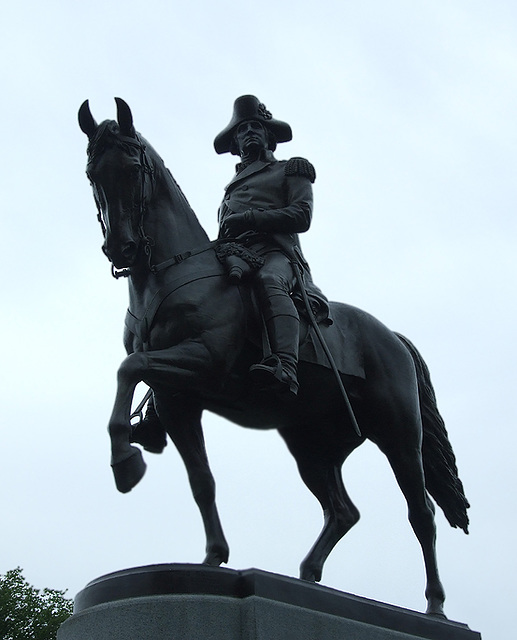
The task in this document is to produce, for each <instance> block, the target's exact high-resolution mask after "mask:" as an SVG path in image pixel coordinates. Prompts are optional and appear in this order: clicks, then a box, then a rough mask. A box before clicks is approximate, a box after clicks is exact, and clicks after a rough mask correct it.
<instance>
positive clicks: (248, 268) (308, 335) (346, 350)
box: [215, 242, 365, 379]
mask: <svg viewBox="0 0 517 640" xmlns="http://www.w3.org/2000/svg"><path fill="white" fill-rule="evenodd" d="M215 252H216V255H217V258H218V260H219V261H220V262H221V264H223V265H224V266H225V268H226V271H227V274H228V278H229V280H230V282H231V283H232V284H233V285H236V286H241V288H242V289H243V290H245V291H247V292H248V294H249V301H250V308H251V313H252V315H253V317H254V318H255V319H258V320H259V321H258V322H253V323H250V324H251V326H255V327H256V330H251V331H249V333H248V339H249V340H250V342H252V343H253V344H254V345H255V346H256V347H259V348H260V347H261V348H262V352H263V354H264V356H266V355H267V353H268V350H269V346H268V336H267V333H266V329H265V325H264V322H262V321H260V318H261V312H260V307H259V305H258V302H257V298H256V295H255V293H254V291H253V287H252V286H250V285H249V284H248V282H249V278H250V277H251V276H252V275H253V273H254V272H255V271H257V270H258V269H260V268H261V266H262V265H263V264H264V259H263V258H262V257H261V256H259V255H257V254H256V253H255V252H254V251H253V250H252V249H250V248H248V247H246V246H245V245H243V244H241V243H238V242H225V243H224V244H220V245H218V246H217V247H216V248H215ZM288 257H289V258H290V259H293V256H288ZM294 259H296V260H297V261H298V263H299V264H300V263H301V264H302V266H303V267H304V270H303V275H304V276H305V277H304V282H303V283H301V282H297V285H296V288H295V290H294V292H293V294H292V298H293V301H294V304H295V306H296V309H297V311H298V314H299V316H300V345H299V357H298V359H299V361H300V362H308V363H312V364H317V365H319V366H323V367H325V368H328V369H331V368H332V367H331V364H330V362H329V359H328V357H327V354H326V353H325V348H324V346H323V345H322V344H321V340H320V337H319V336H318V335H316V331H315V330H314V327H313V324H312V322H313V319H311V317H310V315H309V314H311V315H312V316H313V318H314V319H315V320H316V322H317V324H318V325H319V333H320V335H321V336H322V337H323V339H324V340H325V343H326V345H327V347H328V348H329V350H330V351H331V353H332V356H333V359H334V362H335V365H336V367H337V369H338V371H340V372H341V373H343V374H347V375H353V376H356V377H359V378H363V379H364V378H365V371H364V361H363V357H362V350H361V349H359V348H358V347H359V344H358V341H359V334H358V331H357V328H356V327H355V321H354V317H353V315H352V314H347V315H345V314H342V313H341V312H340V311H338V312H337V313H338V315H339V316H340V317H339V322H337V323H336V322H334V319H333V313H334V312H333V307H334V305H335V304H336V303H334V304H333V303H329V302H328V300H327V298H326V297H325V296H324V294H323V293H322V292H321V290H320V289H319V288H318V287H317V286H316V285H315V284H314V282H313V281H312V277H311V276H310V271H309V269H308V266H307V265H306V263H305V261H304V260H303V257H302V256H298V255H297V256H294ZM247 281H248V282H247ZM302 286H303V287H305V291H306V293H307V299H308V301H309V305H310V309H308V308H307V305H306V304H305V301H304V296H303V295H302V291H301V287H302ZM342 306H343V305H339V307H342ZM337 308H338V306H337V305H336V309H337ZM342 316H344V317H342Z"/></svg>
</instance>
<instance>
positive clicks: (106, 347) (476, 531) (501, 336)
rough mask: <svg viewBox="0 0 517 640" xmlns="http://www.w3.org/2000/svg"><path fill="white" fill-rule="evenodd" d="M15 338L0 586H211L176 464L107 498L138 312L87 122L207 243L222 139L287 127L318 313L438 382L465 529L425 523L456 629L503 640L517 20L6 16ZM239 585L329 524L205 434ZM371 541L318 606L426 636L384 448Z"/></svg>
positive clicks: (510, 575)
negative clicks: (251, 108) (382, 619)
mask: <svg viewBox="0 0 517 640" xmlns="http://www.w3.org/2000/svg"><path fill="white" fill-rule="evenodd" d="M3 15H4V19H3V20H2V26H1V27H0V29H1V33H0V35H1V37H0V48H1V53H2V55H1V58H2V75H1V86H2V96H3V97H2V100H1V102H0V116H1V120H0V121H1V123H2V153H1V154H0V163H1V170H0V176H1V189H2V192H1V193H2V205H3V207H2V209H3V213H2V230H3V233H2V238H3V243H2V252H1V253H2V256H1V260H2V271H1V273H2V274H3V295H2V301H3V305H2V306H3V311H2V314H1V319H0V322H1V329H2V335H3V339H4V348H3V363H4V366H3V382H2V386H1V388H2V392H3V393H4V394H5V397H4V398H3V399H2V410H1V413H2V432H1V433H2V450H3V456H2V465H1V466H0V487H1V494H0V504H1V509H2V514H3V517H2V520H3V522H2V526H1V528H0V549H1V551H0V573H4V572H5V571H7V570H8V569H10V568H14V567H16V566H18V565H19V566H21V567H23V569H24V571H25V575H26V577H27V578H28V580H29V581H30V582H31V583H33V584H34V585H35V586H37V587H40V588H42V587H44V586H48V587H52V588H61V589H64V588H68V589H69V594H70V595H74V594H75V593H76V592H77V591H79V590H80V589H81V588H83V587H84V586H85V584H86V583H87V582H88V581H90V580H92V579H94V578H96V577H98V576H100V575H102V574H104V573H107V572H110V571H115V570H118V569H123V568H127V567H131V566H138V565H145V564H152V563H163V562H199V561H201V560H202V558H203V550H204V539H203V531H202V526H201V521H200V518H199V515H198V513H197V511H196V508H195V506H194V503H193V499H192V497H191V494H190V490H189V488H188V484H187V480H186V474H185V470H184V467H183V465H182V463H181V461H180V459H179V456H178V454H177V453H176V452H175V450H174V449H173V447H172V446H169V447H168V448H167V450H166V452H165V453H164V454H163V455H162V456H152V455H150V454H147V455H146V460H147V463H148V471H147V475H146V477H145V478H144V480H143V481H142V482H141V484H140V485H139V486H138V487H137V488H135V489H134V491H133V492H131V493H130V494H128V495H121V494H119V493H117V491H116V489H115V486H114V482H113V479H112V475H111V470H110V467H109V441H108V437H107V433H106V426H107V420H108V417H109V414H110V411H111V405H112V401H113V397H114V391H115V373H116V370H117V367H118V365H119V363H120V361H121V360H122V359H123V357H124V351H123V347H122V341H121V335H122V327H123V319H124V314H125V309H126V306H127V285H126V282H125V281H115V280H114V279H113V278H111V276H110V268H109V263H108V262H107V260H106V259H105V257H104V256H103V254H102V253H101V251H100V245H101V232H100V229H99V227H98V223H97V221H96V209H95V205H94V202H93V199H92V196H91V192H90V188H89V185H88V181H87V180H86V178H85V176H84V169H85V161H86V154H85V150H86V138H85V136H84V135H83V134H82V132H81V131H80V130H79V128H78V126H77V110H78V108H79V105H80V104H81V103H82V102H83V100H85V99H86V98H89V99H90V104H91V108H92V111H93V113H94V115H95V117H96V118H97V120H98V121H101V120H104V119H106V118H113V117H114V115H115V104H114V102H113V97H114V96H120V97H122V98H124V99H125V100H126V101H127V102H128V103H129V104H130V105H131V108H132V110H133V115H134V119H135V125H136V127H137V129H138V130H139V131H140V132H141V133H142V134H143V135H144V136H145V137H146V138H147V139H148V140H149V141H150V142H151V143H152V144H153V146H154V147H155V148H156V149H157V151H158V152H159V153H160V154H161V155H162V157H163V158H164V159H165V162H166V164H167V165H168V167H169V168H170V169H171V171H172V172H173V174H174V175H175V177H176V179H177V181H178V182H179V184H180V185H181V187H182V189H183V191H184V192H185V194H186V195H187V197H188V198H189V200H190V203H191V205H192V206H193V208H194V210H195V211H196V212H197V214H198V216H199V218H200V220H201V222H202V224H203V225H204V226H205V228H206V230H207V232H208V233H209V235H210V236H211V237H215V235H216V233H217V223H216V211H217V207H218V204H219V202H220V200H221V197H222V194H223V187H224V185H225V184H227V183H228V181H229V180H230V178H231V176H232V174H233V171H234V162H235V158H233V157H231V156H229V155H227V156H217V155H216V154H215V152H214V150H213V146H212V143H213V139H214V137H215V135H216V134H217V133H219V131H221V129H223V127H224V126H225V125H226V124H227V123H228V121H229V119H230V116H231V112H232V106H233V101H234V100H235V98H236V97H237V96H239V95H242V94H245V93H253V94H255V95H257V96H258V97H259V99H260V100H261V101H263V102H265V104H266V106H267V107H268V109H269V110H271V111H272V113H273V115H274V117H276V118H279V119H281V120H286V121H288V122H289V123H290V124H291V126H292V129H293V133H294V139H293V141H292V142H290V143H288V144H285V145H280V146H279V148H278V151H277V156H278V157H279V158H288V157H290V156H305V157H307V158H308V159H309V160H310V161H311V162H312V163H313V164H314V165H315V167H316V171H317V174H318V178H317V180H316V183H315V185H314V191H315V213H314V220H313V225H312V228H311V229H310V231H309V232H308V233H307V234H306V235H305V237H303V238H302V241H303V246H304V252H305V254H306V256H307V258H308V259H309V262H310V263H311V265H312V270H313V275H314V279H315V281H316V282H317V283H318V284H319V286H320V287H321V288H322V289H323V290H324V291H325V292H326V293H327V295H328V296H329V297H330V298H331V299H334V300H340V301H344V302H348V303H350V304H353V305H356V306H359V307H361V308H363V309H365V310H366V311H369V312H370V313H372V314H373V315H375V316H376V317H377V318H379V319H380V320H381V321H383V322H384V323H385V324H387V325H388V326H389V327H390V328H392V329H393V330H397V331H400V332H402V333H404V334H405V335H407V336H408V337H409V338H410V339H411V340H412V341H413V342H414V343H415V344H416V345H417V347H418V348H419V350H420V351H421V352H422V354H423V356H424V357H425V359H426V361H427V363H428V365H429V368H430V370H431V374H432V378H433V381H434V384H435V389H436V393H437V397H438V403H439V407H440V409H441V411H442V414H443V416H444V418H445V421H446V424H447V427H448V430H449V434H450V439H451V441H452V444H453V446H454V450H455V452H456V455H457V459H458V465H459V469H460V476H461V478H462V480H463V482H464V485H465V489H466V493H467V496H468V498H469V500H470V501H471V504H472V508H471V510H470V516H471V534H470V535H469V536H468V537H467V536H465V535H464V534H463V533H462V532H459V531H458V530H452V529H451V528H450V527H449V525H448V524H447V522H446V521H445V518H444V517H443V515H442V514H441V513H440V514H438V516H437V522H438V559H439V565H440V568H441V574H442V579H443V582H444V586H445V589H446V592H447V602H446V612H447V614H448V615H449V617H450V618H452V619H454V620H458V621H461V622H465V623H467V624H469V626H470V627H471V628H473V629H475V630H478V631H481V632H482V634H483V637H484V638H486V639H487V640H488V639H489V638H494V639H495V638H497V639H498V640H506V639H510V638H512V637H513V635H512V632H511V628H512V626H513V625H514V615H513V610H514V608H515V573H516V571H517V566H516V565H517V563H516V553H515V527H516V524H517V513H516V507H515V503H516V500H515V490H516V488H517V483H516V473H515V460H514V458H515V451H516V450H517V435H516V418H517V410H516V401H515V397H516V389H515V382H516V378H517V377H516V375H515V362H516V359H517V353H516V349H515V316H516V312H517V305H516V296H515V282H516V272H517V258H516V251H515V237H516V236H515V232H516V226H517V225H516V216H515V205H516V202H517V198H516V196H517V193H516V191H517V186H516V185H517V181H516V169H517V167H516V161H515V152H516V149H517V144H516V143H517V139H516V138H517V135H516V134H517V130H516V125H515V121H516V113H517V5H516V4H515V2H514V1H513V0H491V1H490V2H486V1H481V0H432V1H431V0H418V1H416V2H415V0H405V1H404V0H390V1H389V2H388V1H386V0H385V1H381V0H377V1H376V0H363V1H362V2H357V1H354V2H352V1H351V0H339V1H338V0H333V1H331V0H320V1H319V2H316V3H314V2H309V1H307V0H298V1H297V2H287V1H286V2H282V1H279V0H276V1H273V0H263V1H262V2H261V3H248V2H240V3H235V2H230V1H226V0H224V1H213V2H208V0H204V1H203V2H198V1H195V0H192V1H191V2H190V3H188V6H187V3H179V2H174V1H170V0H168V1H158V0H145V2H144V1H140V2H137V1H130V0H125V1H124V2H121V1H119V2H114V1H109V0H103V1H102V2H100V1H99V0H90V2H88V3H75V2H74V3H72V2H65V1H64V0H63V1H56V0H54V1H53V0H48V1H47V2H45V3H41V2H35V1H32V2H26V1H23V0H19V2H17V3H16V4H14V3H11V4H10V7H9V8H8V9H4V14H3ZM204 425H205V434H206V440H207V448H208V452H209V456H210V459H211V463H212V469H213V472H214V475H215V478H216V481H217V487H218V503H219V508H220V512H221V517H222V520H223V525H224V527H225V531H226V535H227V538H228V540H229V543H230V547H231V553H230V563H229V566H230V567H232V568H236V569H244V568H249V567H257V568H259V569H264V570H267V571H273V572H277V573H283V574H286V575H290V576H294V575H297V571H298V565H299V562H300V561H301V560H302V558H303V557H304V556H305V554H306V552H307V550H308V549H309V547H310V546H311V545H312V542H313V541H314V539H315V538H316V536H317V534H318V532H319V529H320V526H321V523H322V517H321V512H320V508H319V505H318V503H317V502H316V500H315V498H314V497H313V496H312V495H311V494H310V493H309V492H308V490H307V489H306V488H305V486H304V485H303V483H302V481H301V480H300V478H299V477H298V473H297V471H296V468H295V464H294V460H293V459H292V458H291V457H290V455H289V454H288V453H287V451H286V449H285V446H284V444H283V443H282V441H281V440H280V438H279V436H278V434H276V433H275V432H266V433H264V432H252V431H246V430H244V429H241V428H239V427H236V426H234V425H231V424H229V423H227V422H225V421H223V420H221V419H219V418H216V417H214V416H211V415H206V416H205V419H204ZM344 479H345V483H346V486H347V488H348V490H349V493H350V495H351V497H352V499H353V500H354V502H355V504H356V505H357V507H358V508H359V510H360V511H361V514H362V519H361V521H360V522H359V524H358V525H357V526H356V527H355V528H354V529H353V530H352V531H351V532H350V533H349V534H348V535H347V536H346V538H345V539H344V540H343V541H342V542H341V543H340V544H339V545H338V547H337V548H336V549H335V551H334V552H333V553H332V554H331V556H330V558H329V560H328V562H327V565H326V568H325V571H324V576H323V584H325V585H328V586H331V587H334V588H337V589H340V590H342V591H346V592H351V593H355V594H359V595H363V596H366V597H368V598H372V599H376V600H381V601H383V602H389V603H393V604H397V605H400V606H403V607H406V608H409V609H415V610H418V611H421V610H423V609H425V600H424V596H423V591H424V573H423V562H422V559H421V555H420V548H419V545H418V543H417V541H416V538H415V537H414V535H413V533H412V531H411V529H410V526H409V524H408V522H407V517H406V506H405V503H404V500H403V498H402V494H401V493H400V491H399V489H398V487H397V485H396V482H395V480H394V478H393V475H392V473H391V471H390V469H389V467H388V463H387V461H386V459H385V458H384V456H382V455H381V454H380V453H379V452H378V451H377V450H376V449H375V447H374V446H373V445H371V444H365V445H364V446H363V447H361V448H360V449H359V450H357V451H356V452H355V453H354V455H353V456H351V458H350V459H349V461H347V463H346V465H345V467H344Z"/></svg>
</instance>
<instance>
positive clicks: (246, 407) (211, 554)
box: [79, 98, 469, 616]
mask: <svg viewBox="0 0 517 640" xmlns="http://www.w3.org/2000/svg"><path fill="white" fill-rule="evenodd" d="M115 100H116V103H117V121H114V120H106V121H104V122H102V123H101V124H97V123H96V121H95V120H94V118H93V116H92V114H91V111H90V108H89V105H88V101H85V102H84V103H83V105H82V106H81V108H80V110H79V124H80V127H81V130H82V131H83V132H84V133H85V134H86V135H87V136H88V139H89V143H88V164H87V176H88V178H89V180H90V182H91V185H92V189H93V194H94V198H95V202H96V205H97V208H98V214H99V215H98V218H99V221H100V223H101V226H102V230H103V234H104V244H103V251H104V253H105V254H106V256H107V257H108V259H109V260H110V262H111V263H112V272H113V274H114V275H115V276H117V277H119V276H127V280H128V285H129V310H128V313H127V317H126V328H125V333H124V345H125V348H126V351H127V354H128V355H127V357H126V358H125V359H124V360H123V362H122V364H121V365H120V368H119V370H118V377H117V392H116V397H115V403H114V408H113V412H112V414H111V417H110V420H109V435H110V439H111V453H112V458H111V464H112V468H113V473H114V476H115V482H116V485H117V488H118V489H119V490H120V491H122V492H127V491H130V490H131V489H132V488H133V487H134V486H135V485H136V484H137V483H138V482H139V481H140V480H141V478H142V476H143V475H144V472H145V463H144V461H143V457H142V452H141V450H140V449H139V448H138V447H136V446H134V444H132V441H133V439H132V432H133V426H132V424H131V415H132V414H131V407H132V400H133V394H134V391H135V387H136V386H137V384H138V383H139V382H141V381H143V382H144V383H145V384H146V385H148V387H149V388H150V389H151V390H152V394H153V398H154V404H155V407H156V413H157V415H158V416H159V421H160V423H161V425H163V428H164V430H165V431H166V433H167V434H168V435H169V437H170V438H171V440H172V441H173V442H174V444H175V445H176V447H177V449H178V451H179V453H180V455H181V457H182V459H183V461H184V464H185V466H186V469H187V472H188V478H189V482H190V485H191V488H192V493H193V496H194V499H195V501H196V503H197V505H198V507H199V509H200V512H201V516H202V519H203V524H204V528H205V533H206V557H205V560H204V562H205V563H206V564H208V565H213V566H218V565H220V564H221V563H225V562H227V561H228V555H229V547H228V543H227V542H226V539H225V536H224V533H223V529H222V526H221V523H220V520H219V515H218V512H217V507H216V502H215V482H214V478H213V476H212V473H211V471H210V467H209V464H208V460H207V456H206V452H205V446H204V439H203V431H202V426H201V415H202V412H203V410H204V409H207V410H209V411H211V412H214V413H216V414H218V415H220V416H223V417H224V418H227V419H228V420H230V421H232V422H234V423H236V424H238V425H240V426H243V427H248V428H254V429H277V430H278V432H279V433H280V435H281V436H282V438H283V439H284V441H285V442H286V444H287V447H288V449H289V451H290V452H291V454H292V455H293V456H294V458H295V460H296V462H297V465H298V469H299V472H300V475H301V477H302V480H303V481H304V482H305V484H306V485H307V487H308V488H309V489H310V491H311V492H312V493H313V494H314V496H315V497H316V498H317V499H318V501H319V502H320V504H321V507H322V509H323V514H324V525H323V529H322V531H321V533H320V534H319V536H318V538H317V540H316V542H315V543H314V545H313V546H312V548H311V549H310V551H309V552H308V554H307V556H306V557H305V559H304V560H303V561H302V563H301V566H300V577H301V578H302V579H304V580H309V581H319V580H321V575H322V569H323V565H324V562H325V560H326V559H327V557H328V555H329V553H330V552H331V550H332V549H333V547H334V546H335V545H336V544H337V542H338V541H339V540H340V539H341V538H342V537H343V536H344V535H345V534H346V533H347V532H348V531H349V530H350V529H351V528H352V527H353V526H354V524H356V523H357V521H358V520H359V511H358V510H357V508H356V507H355V505H354V504H353V503H352V501H351V500H350V498H349V496H348V494H347V492H346V490H345V487H344V485H343V481H342V477H341V467H342V465H343V463H344V461H345V460H346V458H347V457H348V456H349V455H350V453H351V452H352V451H353V450H354V449H356V447H358V446H359V445H361V444H363V442H365V440H367V439H368V440H371V441H372V442H374V443H375V444H376V445H377V446H378V447H379V448H380V450H381V451H382V452H383V453H384V454H385V455H386V456H387V458H388V460H389V463H390V465H391V467H392V469H393V472H394V474H395V477H396V480H397V482H398V484H399V486H400V488H401V490H402V492H403V494H404V497H405V499H406V501H407V504H408V517H409V521H410V523H411V526H412V528H413V530H414V532H415V534H416V537H417V538H418V541H419V543H420V545H421V548H422V552H423V558H424V563H425V569H426V580H427V582H426V590H425V595H426V599H427V605H428V606H427V613H429V614H434V615H438V616H444V613H443V603H444V600H445V593H444V589H443V586H442V584H441V582H440V578H439V574H438V567H437V560H436V551H435V537H436V526H435V520H434V513H435V508H434V504H433V502H432V500H431V498H430V496H432V497H433V498H434V500H435V501H436V503H437V504H438V505H439V506H440V507H441V508H442V510H443V511H444V513H445V516H446V518H447V520H448V521H449V523H450V524H451V526H453V527H459V528H461V529H463V530H464V531H465V533H468V517H467V508H468V507H469V504H468V502H467V499H466V497H465V495H464V491H463V486H462V483H461V481H460V479H459V478H458V472H457V467H456V461H455V456H454V453H453V450H452V447H451V444H450V442H449V440H448V435H447V431H446V429H445V426H444V423H443V420H442V418H441V416H440V414H439V412H438V409H437V406H436V398H435V394H434V391H433V388H432V385H431V381H430V377H429V371H428V369H427V366H426V364H425V363H424V361H423V359H422V357H421V356H420V354H419V353H418V351H417V350H416V348H415V347H414V346H413V345H412V344H411V342H409V340H407V339H406V338H404V337H403V336H400V335H398V334H396V333H394V332H392V331H390V330H389V329H388V328H387V327H386V326H384V325H383V324H382V323H381V322H379V321H378V320H376V319H375V318H373V317H372V316H371V315H369V314H368V313H366V312H364V311H361V310H359V309H357V308H355V307H352V306H349V305H346V304H341V303H337V302H332V303H330V307H331V313H332V318H333V325H332V326H329V327H324V326H322V327H321V331H322V332H323V333H324V334H326V336H327V338H328V344H329V345H339V344H342V345H343V346H341V347H339V348H338V347H336V346H333V347H332V348H333V350H334V353H333V355H334V359H335V361H336V363H338V368H339V375H340V377H341V381H342V382H343V384H344V385H345V387H346V389H347V396H348V398H349V401H350V405H351V409H352V410H353V414H352V412H351V411H349V410H347V408H346V406H345V403H344V401H343V395H342V393H341V392H340V389H339V385H338V384H336V379H335V375H334V373H335V372H333V371H332V370H331V368H330V367H329V366H328V365H327V366H325V365H322V364H321V361H320V360H318V359H317V358H316V357H315V356H314V353H313V352H314V344H315V341H314V340H312V342H311V339H310V338H311V335H312V331H311V328H310V323H308V322H307V326H306V327H305V331H302V333H304V336H305V338H304V344H309V347H308V348H306V349H305V351H304V348H303V345H302V347H301V352H300V363H299V369H298V377H299V383H300V390H299V394H298V396H296V397H295V396H292V394H285V395H286V396H292V397H289V398H288V397H280V396H279V395H276V394H275V393H272V392H271V391H269V392H266V391H265V390H263V389H260V388H256V387H254V386H253V384H252V383H251V382H250V381H249V379H248V377H247V371H248V369H249V367H250V365H251V364H253V363H254V362H257V361H258V360H259V359H260V357H261V356H262V346H261V337H260V336H261V324H260V319H259V320H257V318H256V315H257V314H256V312H255V311H254V305H253V299H252V295H251V293H250V287H249V285H243V286H241V285H237V286H236V285H235V284H234V283H233V282H232V281H231V280H230V279H229V278H228V275H227V272H226V269H225V267H224V266H223V265H222V264H221V261H220V260H219V259H218V257H217V251H216V250H217V247H218V243H219V242H220V241H215V242H211V241H210V240H209V238H208V236H207V234H206V232H205V231H204V229H203V228H202V226H201V224H200V223H199V221H198V219H197V217H196V215H195V213H194V211H193V210H192V209H191V208H190V206H189V204H188V202H187V199H186V198H185V196H184V195H183V193H182V191H181V189H180V187H179V186H178V185H177V183H176V182H175V180H174V178H173V177H172V175H171V173H170V172H169V170H168V169H167V168H166V167H165V165H164V162H163V160H162V159H161V158H160V156H159V155H158V154H157V153H156V151H155V150H154V149H153V148H152V146H151V145H150V144H149V143H148V142H147V141H146V140H145V139H144V138H143V137H142V136H141V135H140V134H139V133H137V132H136V131H135V128H134V126H133V117H132V114H131V110H130V108H129V106H128V105H127V104H126V103H125V102H124V101H123V100H121V99H119V98H116V99H115ZM332 331H334V333H335V332H338V333H339V332H341V334H342V335H344V336H345V339H344V341H342V342H341V343H340V342H339V340H338V341H336V340H333V338H332ZM311 345H312V346H311ZM347 363H348V364H347ZM349 409H350V407H349ZM352 415H355V418H356V419H357V425H358V426H359V429H356V428H354V423H353V420H352Z"/></svg>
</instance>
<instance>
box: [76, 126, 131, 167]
mask: <svg viewBox="0 0 517 640" xmlns="http://www.w3.org/2000/svg"><path fill="white" fill-rule="evenodd" d="M108 147H118V148H119V149H122V150H123V151H126V152H127V153H129V152H131V145H130V144H128V143H127V142H124V141H123V140H121V139H120V127H119V125H118V122H116V121H115V120H104V122H101V123H100V125H99V126H98V127H97V129H96V131H95V133H94V134H93V136H92V137H91V138H90V141H89V142H88V147H87V149H86V152H87V154H88V163H91V162H94V161H95V159H96V158H97V157H98V156H99V155H100V154H101V153H102V152H103V151H104V150H105V149H106V148H108Z"/></svg>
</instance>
